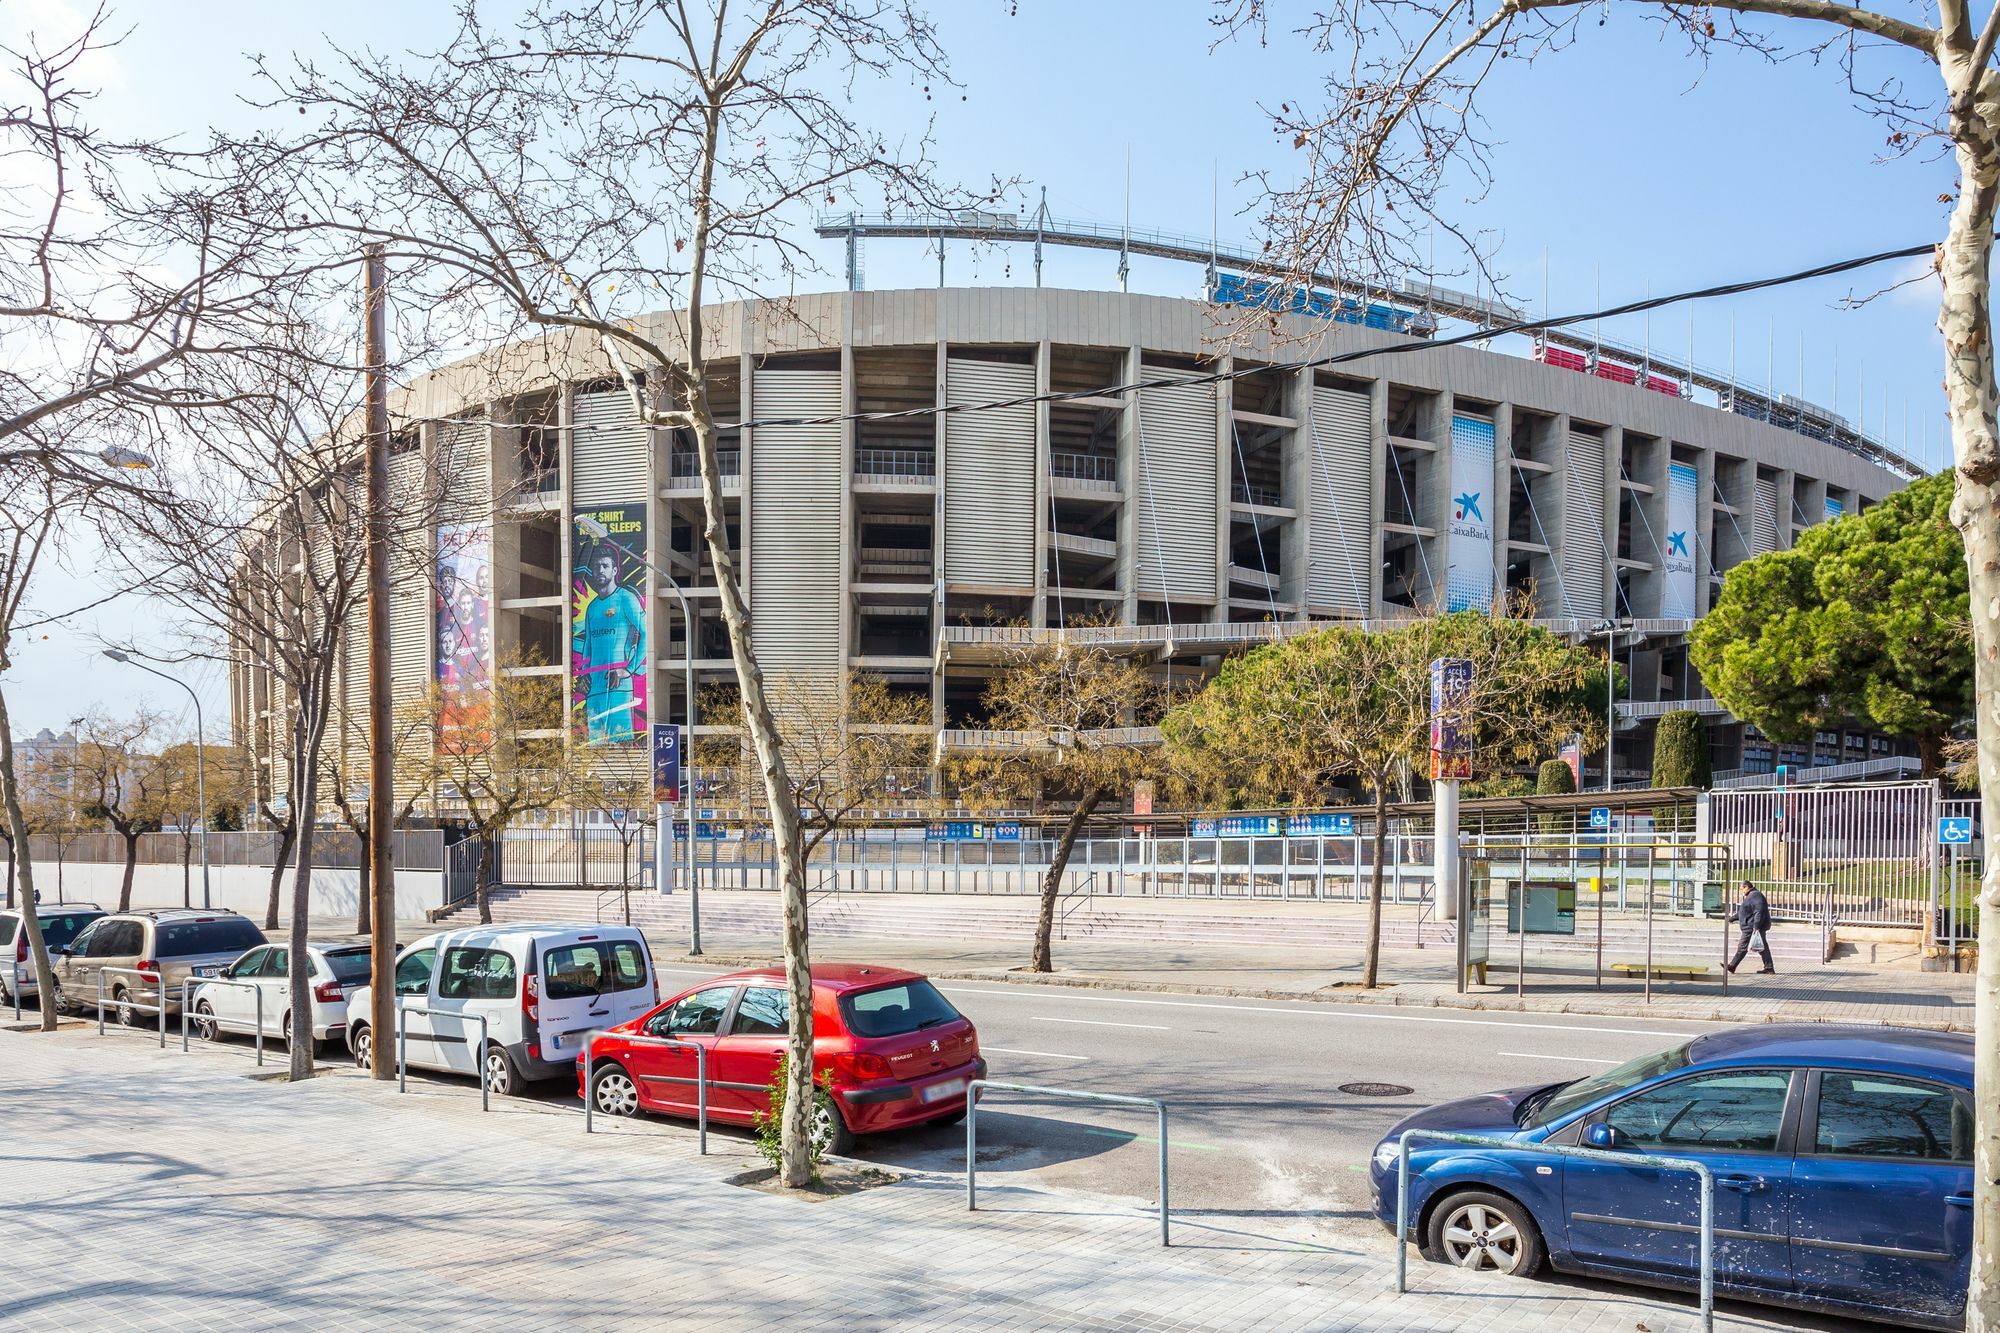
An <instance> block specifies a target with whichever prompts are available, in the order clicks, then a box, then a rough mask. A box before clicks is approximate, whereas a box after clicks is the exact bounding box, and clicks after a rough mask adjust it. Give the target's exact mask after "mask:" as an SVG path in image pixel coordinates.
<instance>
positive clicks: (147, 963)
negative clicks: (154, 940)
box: [132, 958, 160, 977]
mask: <svg viewBox="0 0 2000 1333" xmlns="http://www.w3.org/2000/svg"><path fill="white" fill-rule="evenodd" d="M132 970H133V971H134V972H144V973H145V974H146V975H147V976H149V977H157V976H159V975H160V965H159V964H158V963H156V962H154V961H153V960H152V959H150V958H141V959H140V960H139V961H138V962H136V963H134V964H132Z"/></svg>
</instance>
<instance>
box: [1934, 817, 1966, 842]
mask: <svg viewBox="0 0 2000 1333" xmlns="http://www.w3.org/2000/svg"><path fill="white" fill-rule="evenodd" d="M1938 841H1939V842H1941V843H1943V844H1945V845H1946V846H1947V847H1963V846H1967V845H1969V844H1970V843H1971V842H1972V817H1971V816H1970V815H1966V816H1963V817H1960V816H1949V817H1945V818H1940V819H1939V820H1938Z"/></svg>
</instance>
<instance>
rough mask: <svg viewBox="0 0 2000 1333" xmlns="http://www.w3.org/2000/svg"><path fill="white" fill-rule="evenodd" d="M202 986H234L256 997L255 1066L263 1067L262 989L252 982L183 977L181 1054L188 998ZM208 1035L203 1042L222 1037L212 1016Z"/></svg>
mask: <svg viewBox="0 0 2000 1333" xmlns="http://www.w3.org/2000/svg"><path fill="white" fill-rule="evenodd" d="M202 986H235V987H237V988H239V989H242V990H247V991H250V992H251V993H252V994H254V995H255V996H256V997H257V1066H258V1068H260V1069H261V1068H263V1065H264V988H263V987H262V986H259V985H258V984H257V983H256V982H254V981H238V980H236V979H235V978H233V977H184V978H182V979H181V1053H182V1054H186V1053H187V1049H188V1014H189V1012H190V1011H191V1010H192V1009H193V1006H192V1005H191V1004H189V1002H188V1001H189V997H190V996H192V995H193V994H194V992H195V990H196V989H197V988H199V987H202ZM208 1021H209V1035H208V1036H206V1037H204V1038H202V1040H203V1041H213V1040H215V1039H216V1038H217V1037H220V1036H221V1035H222V1024H221V1022H220V1021H219V1020H217V1019H216V1018H215V1017H214V1015H212V1014H211V1015H210V1016H209V1020H208Z"/></svg>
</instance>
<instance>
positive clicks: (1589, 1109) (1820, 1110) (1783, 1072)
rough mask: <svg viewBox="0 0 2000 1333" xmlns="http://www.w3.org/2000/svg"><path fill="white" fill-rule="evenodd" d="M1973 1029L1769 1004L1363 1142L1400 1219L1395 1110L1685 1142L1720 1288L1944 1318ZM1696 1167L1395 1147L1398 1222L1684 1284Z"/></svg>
mask: <svg viewBox="0 0 2000 1333" xmlns="http://www.w3.org/2000/svg"><path fill="white" fill-rule="evenodd" d="M1972 1050H1973V1045H1972V1038H1971V1037H1969V1036H1966V1035H1963V1034H1958V1033H1941V1032H1922V1031H1916V1030H1913V1029H1901V1028H1883V1027H1835V1026H1829V1025H1823V1024H1765V1025H1758V1026H1754V1027H1746V1028H1740V1029H1736V1030H1734V1031H1729V1032H1722V1033H1716V1034H1713V1035H1709V1036H1703V1037H1697V1038H1695V1039H1694V1040H1693V1041H1691V1042H1688V1043H1687V1044H1686V1045H1684V1046H1677V1047H1675V1048H1674V1049H1672V1050H1670V1051H1663V1052H1661V1053H1659V1054H1657V1055H1648V1056H1644V1057H1642V1058H1640V1059H1638V1060H1633V1061H1631V1062H1630V1063H1628V1064H1623V1065H1620V1066H1618V1067H1617V1068H1616V1069H1612V1070H1608V1071H1606V1072H1605V1073H1602V1074H1598V1075H1596V1076H1594V1077H1591V1078H1586V1079H1579V1080H1577V1081H1574V1082H1570V1083H1553V1084H1542V1085H1539V1086H1536V1087H1528V1088H1516V1089H1513V1090H1512V1091H1508V1092H1496V1093H1491V1094H1488V1095H1486V1096H1482V1097H1468V1098H1465V1099H1464V1100H1462V1101H1455V1102H1447V1103H1445V1104H1444V1105H1441V1106H1433V1107H1431V1108H1430V1109H1428V1110H1425V1111H1419V1112H1418V1113H1416V1114H1415V1115H1412V1116H1410V1117H1409V1118H1408V1119H1406V1120H1404V1121H1403V1122H1402V1123H1401V1124H1399V1125H1397V1126H1396V1127H1395V1129H1393V1130H1391V1131H1390V1133H1389V1136H1388V1137H1387V1138H1385V1139H1384V1140H1383V1141H1382V1143H1381V1144H1380V1145H1379V1146H1378V1147H1377V1148H1376V1150H1375V1157H1374V1161H1373V1163H1372V1164H1371V1168H1370V1176H1371V1179H1372V1180H1373V1182H1374V1186H1375V1212H1376V1216H1377V1217H1379V1218H1380V1219H1381V1220H1382V1222H1383V1224H1384V1225H1385V1226H1388V1227H1389V1228H1390V1229H1392V1230H1393V1229H1394V1228H1395V1225H1396V1189H1397V1185H1396V1147H1397V1140H1398V1138H1399V1137H1400V1136H1401V1135H1402V1134H1403V1132H1404V1131H1406V1130H1411V1129H1416V1130H1426V1129H1429V1130H1451V1131H1455V1132H1459V1133H1466V1134H1482V1135H1493V1136H1496V1137H1505V1138H1508V1139H1512V1140H1516V1141H1518V1142H1520V1143H1521V1144H1523V1145H1526V1144H1531V1143H1549V1144H1567V1145H1571V1146H1576V1147H1586V1148H1601V1149H1608V1150H1610V1151H1613V1152H1618V1151H1631V1152H1634V1153H1653V1154H1658V1155H1661V1156H1671V1157H1683V1158H1692V1159H1693V1160H1695V1161H1698V1162H1701V1163H1702V1164H1704V1165H1705V1166H1707V1167H1708V1169H1709V1170H1710V1171H1711V1172H1713V1173H1714V1177H1715V1285H1716V1290H1717V1291H1718V1293H1727V1294H1729V1295H1732V1296H1737V1297H1741V1298H1745V1299H1749V1300H1756V1301H1766V1302H1770V1303H1772V1304H1777V1305H1788V1306H1795V1307H1797V1308H1800V1309H1806V1310H1816V1311H1821V1312H1825V1313H1831V1314H1846V1315H1859V1316H1862V1317H1865V1318H1871V1319H1883V1320H1892V1321H1895V1322H1897V1323H1901V1324H1904V1325H1906V1326H1916V1327H1925V1328H1957V1327H1959V1326H1960V1325H1961V1323H1962V1321H1963V1319H1964V1313H1965V1289H1966V1280H1967V1274H1968V1271H1969V1263H1970V1255H1971V1248H1972V1147H1973V1100H1972ZM1699 1195H1700V1191H1699V1187H1698V1185H1697V1183H1696V1179H1695V1177H1694V1175H1693V1174H1692V1173H1690V1172H1686V1171H1667V1170H1661V1169H1655V1168H1650V1167H1644V1166H1626V1165H1623V1164H1621V1163H1616V1162H1607V1161H1597V1160H1584V1159H1576V1158H1565V1157H1559V1156H1556V1155H1554V1154H1550V1153H1537V1152H1533V1151H1530V1150H1528V1149H1527V1148H1525V1147H1523V1148H1521V1149H1514V1148H1505V1147H1479V1146H1472V1145H1465V1144H1449V1143H1425V1142H1423V1141H1422V1140H1421V1139H1418V1140H1413V1141H1412V1143H1411V1146H1410V1218H1411V1231H1410V1235H1409V1236H1408V1237H1406V1239H1408V1240H1411V1241H1415V1242H1416V1243H1417V1244H1418V1245H1419V1246H1421V1247H1422V1249H1423V1253H1424V1256H1425V1257H1426V1258H1428V1259H1430V1260H1432V1261H1433V1262H1441V1263H1452V1264H1457V1265H1459V1266H1461V1267H1464V1268H1472V1269H1481V1268H1483V1269H1489V1270H1498V1271H1500V1272H1504V1273H1512V1274H1517V1275H1520V1276H1527V1275H1530V1274H1532V1273H1534V1272H1535V1271H1536V1270H1537V1269H1539V1268H1540V1267H1541V1265H1542V1263H1543V1262H1544V1260H1546V1261H1547V1262H1548V1264H1549V1265H1550V1266H1551V1267H1554V1268H1556V1269H1559V1270H1561V1271H1563V1272H1566V1273H1587V1274H1593V1275H1596V1276H1600V1277H1611V1278H1617V1279H1620V1280H1624V1281H1630V1282H1642V1283H1649V1284H1653V1285H1658V1286H1665V1287H1678V1288H1683V1289H1693V1288H1694V1287H1695V1286H1696V1284H1697V1281H1698V1277H1699V1248H1698V1247H1699V1226H1698V1221H1699V1212H1698V1209H1699V1204H1698V1199H1699Z"/></svg>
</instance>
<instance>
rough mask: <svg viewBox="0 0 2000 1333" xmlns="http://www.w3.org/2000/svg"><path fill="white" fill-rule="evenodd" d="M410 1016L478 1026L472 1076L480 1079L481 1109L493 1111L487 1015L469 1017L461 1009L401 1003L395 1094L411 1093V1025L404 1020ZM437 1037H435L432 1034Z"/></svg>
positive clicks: (397, 1012) (470, 1015) (398, 1024)
mask: <svg viewBox="0 0 2000 1333" xmlns="http://www.w3.org/2000/svg"><path fill="white" fill-rule="evenodd" d="M411 1014H422V1015H423V1016H424V1017H426V1018H456V1019H458V1020H459V1021H460V1022H462V1023H477V1024H479V1045H477V1046H475V1047H474V1048H473V1050H472V1075H473V1077H474V1078H476V1079H478V1080H479V1109H480V1110H482V1111H490V1110H492V1109H493V1102H492V1088H491V1087H490V1086H489V1084H488V1082H487V1078H486V1015H485V1014H470V1013H466V1012H465V1011H464V1010H462V1009H432V1008H430V1007H429V1006H427V1005H421V1004H399V1005H397V1006H396V1091H397V1092H408V1091H409V1077H408V1068H409V1066H408V1052H409V1036H410V1025H409V1024H408V1023H407V1022H406V1021H405V1020H406V1019H407V1018H408V1017H409V1015H411ZM429 1035H433V1036H434V1035H435V1034H429Z"/></svg>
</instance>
